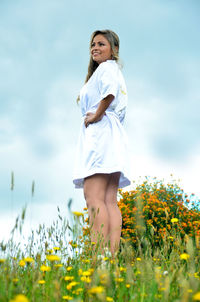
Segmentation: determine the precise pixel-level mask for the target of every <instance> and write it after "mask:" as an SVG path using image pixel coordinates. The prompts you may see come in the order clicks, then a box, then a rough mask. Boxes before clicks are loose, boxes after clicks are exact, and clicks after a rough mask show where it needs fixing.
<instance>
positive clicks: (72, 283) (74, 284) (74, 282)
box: [66, 281, 79, 290]
mask: <svg viewBox="0 0 200 302" xmlns="http://www.w3.org/2000/svg"><path fill="white" fill-rule="evenodd" d="M77 284H79V282H76V281H72V282H70V283H69V284H68V285H67V286H66V288H67V289H68V290H70V289H72V287H74V286H76V285H77Z"/></svg>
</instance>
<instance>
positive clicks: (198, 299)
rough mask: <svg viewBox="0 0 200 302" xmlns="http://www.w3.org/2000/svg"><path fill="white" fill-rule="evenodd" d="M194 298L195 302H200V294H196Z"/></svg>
mask: <svg viewBox="0 0 200 302" xmlns="http://www.w3.org/2000/svg"><path fill="white" fill-rule="evenodd" d="M192 298H193V300H195V301H200V292H198V293H196V294H195V295H194V296H193V297H192Z"/></svg>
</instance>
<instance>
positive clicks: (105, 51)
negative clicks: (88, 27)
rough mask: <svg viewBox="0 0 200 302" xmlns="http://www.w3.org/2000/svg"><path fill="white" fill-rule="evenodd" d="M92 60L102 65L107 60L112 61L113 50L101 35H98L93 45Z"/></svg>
mask: <svg viewBox="0 0 200 302" xmlns="http://www.w3.org/2000/svg"><path fill="white" fill-rule="evenodd" d="M91 56H92V59H93V60H94V61H95V62H97V63H98V64H101V63H102V62H105V61H106V60H111V58H112V50H111V46H110V43H109V42H108V40H107V39H106V38H105V37H104V36H103V35H101V34H99V35H96V36H95V37H94V39H93V41H92V44H91Z"/></svg>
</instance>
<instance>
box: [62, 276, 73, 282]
mask: <svg viewBox="0 0 200 302" xmlns="http://www.w3.org/2000/svg"><path fill="white" fill-rule="evenodd" d="M64 280H65V281H72V280H74V276H65V277H64Z"/></svg>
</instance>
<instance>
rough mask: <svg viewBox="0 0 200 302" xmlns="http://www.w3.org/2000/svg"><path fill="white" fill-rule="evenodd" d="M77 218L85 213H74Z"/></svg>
mask: <svg viewBox="0 0 200 302" xmlns="http://www.w3.org/2000/svg"><path fill="white" fill-rule="evenodd" d="M72 213H73V214H74V215H75V216H76V217H80V216H83V213H81V212H76V211H75V212H72Z"/></svg>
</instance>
